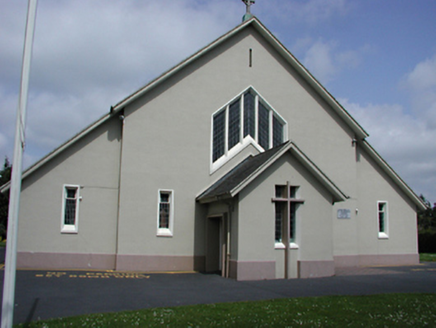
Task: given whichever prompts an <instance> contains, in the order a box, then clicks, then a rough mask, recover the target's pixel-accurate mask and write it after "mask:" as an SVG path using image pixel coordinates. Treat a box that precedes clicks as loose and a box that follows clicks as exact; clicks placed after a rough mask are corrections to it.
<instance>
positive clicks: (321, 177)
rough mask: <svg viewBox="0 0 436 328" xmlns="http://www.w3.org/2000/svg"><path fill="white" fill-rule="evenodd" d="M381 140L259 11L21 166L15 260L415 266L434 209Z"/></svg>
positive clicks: (200, 267)
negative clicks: (426, 215)
mask: <svg viewBox="0 0 436 328" xmlns="http://www.w3.org/2000/svg"><path fill="white" fill-rule="evenodd" d="M367 137H368V134H367V132H365V130H364V129H363V127H362V126H360V125H359V123H358V122H357V121H356V120H355V119H354V118H353V117H352V116H351V115H350V114H349V113H348V112H347V111H346V109H345V108H343V107H342V106H341V104H339V102H338V101H337V100H336V99H335V98H334V97H333V96H332V95H331V94H330V93H329V92H328V91H327V90H326V89H325V88H324V87H323V86H322V85H321V84H320V83H319V82H318V81H317V80H316V78H315V77H314V76H312V75H311V73H310V72H309V71H308V70H307V69H306V68H305V67H304V66H303V65H302V64H301V63H300V62H299V61H298V60H297V59H296V58H295V57H294V56H293V55H292V54H291V53H290V52H289V51H288V50H287V49H286V48H285V47H284V46H283V44H281V43H280V41H279V40H278V39H277V38H276V37H275V36H274V35H273V34H272V33H271V32H270V31H269V30H268V29H267V28H266V27H265V26H264V25H263V24H262V23H261V22H260V21H259V20H258V19H257V18H256V17H254V16H251V15H250V14H249V13H247V14H246V15H245V16H244V21H243V22H242V23H241V24H240V25H238V26H236V27H235V28H234V29H232V30H231V31H229V32H228V33H226V34H225V35H223V36H221V37H220V38H218V39H217V40H215V41H213V42H212V43H210V44H209V45H207V46H206V47H204V48H203V49H201V50H199V51H198V52H197V53H195V54H193V55H192V56H191V57H189V58H187V59H186V60H184V61H183V62H181V63H180V64H178V65H177V66H175V67H173V68H171V69H170V70H168V71H167V72H165V73H163V74H162V75H161V76H159V77H158V78H156V79H155V80H153V81H151V82H150V83H149V84H147V85H146V86H144V87H143V88H141V89H139V90H138V91H136V92H134V93H133V94H131V95H129V96H127V97H126V98H125V99H123V100H121V101H120V102H119V103H118V104H116V105H114V106H113V107H111V109H110V111H109V112H108V113H107V114H106V115H104V116H103V117H101V118H100V119H99V120H97V121H96V122H94V123H93V124H91V125H90V126H88V127H86V128H85V129H84V130H82V131H81V132H79V133H78V134H77V135H75V136H74V137H73V138H71V139H70V140H68V141H67V142H65V143H64V144H63V145H61V146H60V147H59V148H57V149H55V150H54V151H53V152H51V153H50V154H48V155H47V156H45V157H44V158H42V159H41V160H40V161H38V162H37V163H35V164H34V165H33V166H31V167H30V168H28V169H27V170H26V171H25V172H24V173H23V179H22V191H21V203H20V216H19V225H18V245H17V250H18V253H17V267H18V268H45V269H47V268H50V269H101V270H128V271H142V272H156V271H159V272H162V271H200V272H219V273H220V274H221V275H222V276H224V277H229V278H233V279H237V280H259V279H281V278H309V277H324V276H332V275H334V274H335V270H336V268H338V267H344V266H361V265H397V264H401V265H404V264H416V263H418V262H419V255H418V250H417V222H416V215H417V211H418V210H419V209H424V208H425V204H423V202H422V201H421V199H420V198H419V197H418V196H417V195H416V194H415V193H414V192H413V191H412V190H411V188H410V187H409V186H408V185H407V184H406V183H405V182H404V181H403V180H402V179H401V178H400V177H399V176H398V174H397V173H396V172H395V171H394V170H393V169H392V168H391V167H390V166H389V165H388V164H387V163H386V161H385V160H384V159H383V158H382V157H381V156H380V155H379V154H378V153H377V152H376V151H375V150H374V148H373V147H372V146H371V145H370V144H369V143H368V142H367V140H366V139H367ZM8 189H9V184H7V185H4V186H3V187H1V191H2V192H5V191H7V190H8Z"/></svg>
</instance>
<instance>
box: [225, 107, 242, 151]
mask: <svg viewBox="0 0 436 328" xmlns="http://www.w3.org/2000/svg"><path fill="white" fill-rule="evenodd" d="M240 129H241V100H240V99H238V100H237V101H235V102H234V103H233V104H231V105H230V106H229V137H228V145H229V149H232V148H233V146H235V145H236V144H237V143H239V139H240V131H241V130H240Z"/></svg>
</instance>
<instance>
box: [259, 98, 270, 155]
mask: <svg viewBox="0 0 436 328" xmlns="http://www.w3.org/2000/svg"><path fill="white" fill-rule="evenodd" d="M258 111H259V113H258V115H259V119H258V122H259V123H258V124H259V125H258V126H259V132H258V133H259V136H258V143H259V145H260V146H261V147H262V148H263V149H265V150H267V149H269V110H268V109H267V108H266V107H265V106H264V105H263V104H262V103H260V102H259V109H258Z"/></svg>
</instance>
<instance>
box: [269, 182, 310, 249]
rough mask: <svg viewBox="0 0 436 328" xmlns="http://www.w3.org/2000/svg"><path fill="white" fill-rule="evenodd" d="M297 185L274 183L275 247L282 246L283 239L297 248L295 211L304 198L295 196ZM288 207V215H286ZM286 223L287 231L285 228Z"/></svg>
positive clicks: (283, 245)
mask: <svg viewBox="0 0 436 328" xmlns="http://www.w3.org/2000/svg"><path fill="white" fill-rule="evenodd" d="M298 190H299V187H298V186H289V185H276V186H275V198H273V199H272V201H273V202H274V203H275V245H276V248H283V247H286V246H285V241H286V240H288V241H289V243H290V246H291V248H298V245H297V244H296V243H295V242H296V236H297V211H298V207H299V206H300V204H302V203H303V202H304V200H302V199H299V198H297V196H298V195H297V194H298ZM288 207H289V217H288ZM286 224H287V225H288V229H289V230H288V231H289V236H286V234H287V233H288V232H286V231H285V230H286V229H287V228H286Z"/></svg>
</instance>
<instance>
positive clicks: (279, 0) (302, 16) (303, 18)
mask: <svg viewBox="0 0 436 328" xmlns="http://www.w3.org/2000/svg"><path fill="white" fill-rule="evenodd" d="M255 6H256V8H254V9H253V10H252V12H254V14H255V12H259V13H262V14H263V15H266V16H267V18H269V19H275V20H277V19H283V20H288V21H292V22H295V23H299V24H301V23H305V24H309V25H319V24H320V23H324V22H325V21H329V20H331V19H334V18H336V17H337V16H338V15H340V16H342V15H345V14H346V13H347V12H349V10H350V8H351V6H352V3H350V2H349V1H347V0H329V1H325V0H308V1H283V0H268V1H257V2H256V4H255Z"/></svg>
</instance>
